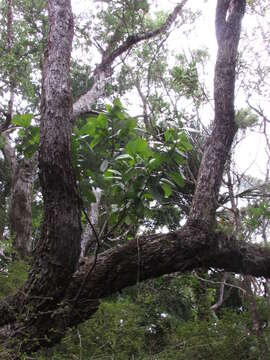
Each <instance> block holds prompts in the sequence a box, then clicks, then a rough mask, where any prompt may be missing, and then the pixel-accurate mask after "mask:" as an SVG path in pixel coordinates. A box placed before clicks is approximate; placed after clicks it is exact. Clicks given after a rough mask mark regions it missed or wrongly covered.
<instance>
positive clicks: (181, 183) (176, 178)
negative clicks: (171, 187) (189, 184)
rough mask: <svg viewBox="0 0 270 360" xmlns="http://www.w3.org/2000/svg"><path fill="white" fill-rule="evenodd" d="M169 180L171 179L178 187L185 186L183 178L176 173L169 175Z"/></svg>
mask: <svg viewBox="0 0 270 360" xmlns="http://www.w3.org/2000/svg"><path fill="white" fill-rule="evenodd" d="M169 178H170V179H172V180H173V182H174V183H175V184H176V185H178V186H179V187H183V186H184V185H185V181H184V179H183V177H182V176H181V175H180V174H179V173H178V172H176V171H175V172H172V173H169Z"/></svg>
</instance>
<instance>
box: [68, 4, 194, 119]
mask: <svg viewBox="0 0 270 360" xmlns="http://www.w3.org/2000/svg"><path fill="white" fill-rule="evenodd" d="M187 1H188V0H183V1H182V2H181V3H180V4H179V5H177V6H176V7H175V8H174V10H173V12H172V13H171V14H170V15H169V16H168V18H167V20H166V21H165V23H164V24H163V25H162V26H160V27H159V28H158V29H156V30H153V31H148V32H146V33H144V34H135V35H132V36H128V37H127V39H126V40H125V41H124V42H123V43H122V44H121V45H120V46H119V47H118V48H116V49H115V50H112V44H110V43H109V44H108V47H107V49H106V50H105V51H104V54H103V56H102V61H101V63H100V64H99V65H97V67H96V69H95V70H94V76H93V82H94V83H93V86H92V88H91V89H90V90H89V91H88V92H87V93H86V94H84V95H82V96H81V97H80V98H79V99H78V100H77V101H76V102H75V104H74V105H73V115H72V119H73V121H74V120H75V118H76V117H78V116H80V115H82V114H84V113H87V112H89V111H91V108H92V106H93V104H94V103H95V101H96V100H97V99H98V98H99V97H101V96H102V95H103V93H104V88H105V84H106V81H107V77H108V73H110V72H111V65H112V64H113V62H114V60H115V59H116V58H117V57H119V56H120V55H122V54H123V53H125V52H126V51H127V50H129V49H130V48H132V47H133V46H134V45H136V44H138V43H139V42H141V41H143V40H149V39H152V38H154V37H156V36H158V35H160V34H164V33H165V32H166V31H168V29H169V28H170V27H171V26H172V24H173V22H174V21H175V20H176V19H177V17H178V15H179V14H180V13H181V11H182V9H183V7H184V5H185V4H186V3H187Z"/></svg>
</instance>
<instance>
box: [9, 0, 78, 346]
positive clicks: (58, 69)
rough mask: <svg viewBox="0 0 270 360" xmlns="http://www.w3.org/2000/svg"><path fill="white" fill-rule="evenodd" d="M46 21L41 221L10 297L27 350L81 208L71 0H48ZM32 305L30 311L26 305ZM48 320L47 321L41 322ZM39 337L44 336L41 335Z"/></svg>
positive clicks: (56, 286) (71, 252) (54, 289)
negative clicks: (23, 274)
mask: <svg viewBox="0 0 270 360" xmlns="http://www.w3.org/2000/svg"><path fill="white" fill-rule="evenodd" d="M48 10H49V18H50V27H49V34H48V40H47V47H46V51H45V59H44V66H43V79H42V105H41V126H40V151H39V169H40V183H41V186H42V192H43V199H44V222H43V226H42V233H41V239H40V242H39V244H38V245H37V250H36V253H35V259H34V263H33V266H32V269H31V271H30V274H29V277H28V280H27V282H26V285H25V288H24V293H23V294H22V293H21V294H17V296H16V297H15V299H14V301H15V303H16V306H17V308H18V309H20V314H21V319H23V329H24V330H23V332H22V326H19V325H18V328H16V327H15V330H14V338H13V339H10V341H9V347H10V348H11V349H16V344H18V343H19V342H20V343H21V349H25V350H27V351H29V349H30V348H32V347H33V346H35V345H31V346H30V343H31V342H33V341H32V336H33V334H37V338H39V336H38V335H39V334H38V333H39V330H38V329H39V328H40V329H42V328H43V327H44V325H45V324H46V323H47V322H48V314H50V312H51V311H52V310H53V309H54V308H55V307H57V306H58V305H59V303H60V302H61V299H62V298H63V296H64V292H65V290H66V287H67V286H68V284H69V281H70V278H71V276H72V274H73V272H74V271H75V269H76V265H77V262H78V258H79V253H80V238H81V225H80V209H79V200H78V196H77V191H76V183H75V179H74V175H73V171H72V158H71V155H72V154H71V134H72V123H71V114H72V100H71V91H70V80H69V68H70V55H71V48H72V39H73V15H72V11H71V4H70V0H49V1H48ZM30 309H31V311H30ZM45 326H46V325H45ZM41 343H42V339H41Z"/></svg>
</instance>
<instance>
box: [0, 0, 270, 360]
mask: <svg viewBox="0 0 270 360" xmlns="http://www.w3.org/2000/svg"><path fill="white" fill-rule="evenodd" d="M244 10H245V1H244V0H231V1H227V0H226V1H225V0H218V2H217V11H216V27H217V38H218V45H219V50H218V57H217V64H216V70H215V83H214V87H215V122H214V130H213V133H212V135H211V137H210V139H209V141H208V144H207V146H206V149H205V153H204V157H203V160H202V163H201V167H200V173H199V178H198V183H197V189H196V193H195V196H194V201H193V206H192V209H191V213H190V219H189V221H188V222H187V224H186V225H185V226H184V227H183V228H182V229H180V230H178V231H176V232H173V233H170V234H161V235H154V236H145V237H140V238H137V239H134V240H133V241H131V242H128V243H127V244H125V245H123V246H120V247H117V248H115V249H112V250H109V251H106V252H103V253H101V254H99V255H98V257H97V258H95V257H94V258H91V259H89V260H88V261H86V262H85V263H84V264H83V265H82V266H81V268H80V269H78V270H77V271H76V272H74V271H75V268H76V264H77V260H78V257H79V251H80V246H79V240H80V222H79V206H78V205H79V204H78V200H77V197H76V188H75V183H74V179H73V176H72V169H71V121H70V120H71V101H70V92H69V86H68V83H69V81H68V71H69V56H70V51H71V41H72V15H71V7H70V1H69V0H58V1H57V0H49V16H50V34H49V39H48V47H47V51H46V56H45V66H44V74H43V107H42V126H41V145H40V171H41V176H40V178H41V184H42V187H43V193H44V202H45V214H44V219H45V221H44V226H43V232H42V239H41V242H40V244H39V246H38V251H37V254H36V258H35V262H34V265H33V267H32V270H31V272H30V276H29V279H28V281H27V284H26V286H25V289H24V293H23V292H21V293H20V294H17V296H15V297H13V298H11V299H7V300H6V301H5V302H2V303H0V325H5V324H10V323H11V324H12V325H13V327H11V328H10V329H11V330H10V334H9V335H10V339H9V341H7V340H6V335H5V336H4V339H3V341H2V344H3V345H4V348H5V349H6V350H5V351H8V350H7V349H10V351H12V353H13V354H14V353H15V355H14V356H15V357H14V358H16V356H18V355H16V350H18V349H20V351H25V352H26V353H31V352H32V351H34V350H36V349H38V348H39V347H41V346H51V345H53V343H55V342H57V341H59V340H60V339H61V337H62V336H63V334H64V333H65V330H66V329H67V326H72V325H75V324H77V323H79V322H81V321H83V320H85V319H87V318H88V317H89V316H91V315H92V314H93V313H94V312H95V311H96V309H97V308H98V299H99V298H102V297H104V296H107V295H110V294H112V293H113V292H115V291H117V290H120V289H122V288H124V287H126V286H129V285H133V284H136V283H137V282H138V281H142V280H145V279H148V278H152V277H157V276H160V275H162V274H166V273H172V272H175V271H180V272H186V271H190V270H193V269H197V268H209V267H213V268H223V269H224V270H225V271H231V272H239V273H242V274H250V275H254V276H265V277H270V250H269V249H267V248H266V249H264V248H262V247H259V246H256V245H252V244H249V243H244V242H239V241H237V240H236V239H235V238H233V237H228V236H227V235H226V234H222V233H218V232H217V231H215V229H214V226H213V224H214V217H215V209H216V203H217V196H218V191H219V186H220V181H221V176H222V173H223V170H224V165H225V162H226V159H227V156H228V152H229V150H230V145H231V142H232V139H233V136H234V133H235V125H234V105H233V102H234V81H235V63H236V54H237V45H238V41H239V34H240V24H241V19H242V16H243V14H244ZM30 309H31V313H29V310H30ZM18 314H20V317H18ZM5 334H6V332H5ZM0 335H1V334H0ZM32 337H36V338H38V341H37V342H33V341H32ZM5 354H6V353H5ZM17 358H18V357H17Z"/></svg>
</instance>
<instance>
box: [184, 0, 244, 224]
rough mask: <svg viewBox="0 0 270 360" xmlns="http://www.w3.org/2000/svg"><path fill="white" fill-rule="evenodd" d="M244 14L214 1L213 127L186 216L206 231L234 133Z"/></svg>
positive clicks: (237, 2)
mask: <svg viewBox="0 0 270 360" xmlns="http://www.w3.org/2000/svg"><path fill="white" fill-rule="evenodd" d="M244 12H245V1H244V0H231V1H229V0H218V1H217V8H216V37H217V42H218V54H217V60H216V67H215V79H214V101H215V119H214V128H213V131H212V134H211V136H210V138H209V139H208V142H207V144H206V147H205V149H204V154H203V158H202V161H201V165H200V170H199V175H198V180H197V186H196V190H195V194H194V198H193V204H192V207H191V211H190V217H189V220H190V221H195V222H197V221H198V222H200V223H201V224H202V223H204V226H206V228H207V227H209V226H213V225H214V221H215V212H216V208H217V199H218V192H219V188H220V184H221V180H222V175H223V171H224V165H225V162H226V160H227V158H228V155H229V152H230V149H231V144H232V141H233V138H234V135H235V132H236V130H237V129H236V124H235V111H234V87H235V66H236V61H237V48H238V43H239V38H240V31H241V19H242V17H243V15H244Z"/></svg>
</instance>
